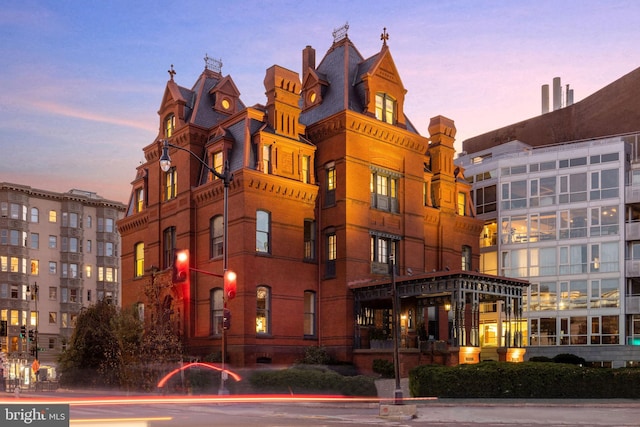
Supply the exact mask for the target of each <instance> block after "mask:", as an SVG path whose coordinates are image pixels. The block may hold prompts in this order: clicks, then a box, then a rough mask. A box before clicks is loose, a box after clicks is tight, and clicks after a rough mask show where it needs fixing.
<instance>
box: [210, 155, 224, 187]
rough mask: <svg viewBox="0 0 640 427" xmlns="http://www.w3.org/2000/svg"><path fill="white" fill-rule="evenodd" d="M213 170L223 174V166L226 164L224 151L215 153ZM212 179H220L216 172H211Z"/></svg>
mask: <svg viewBox="0 0 640 427" xmlns="http://www.w3.org/2000/svg"><path fill="white" fill-rule="evenodd" d="M212 157H213V162H212V163H213V170H215V171H216V172H218V173H219V174H220V175H222V167H223V166H224V157H223V156H222V151H217V152H215V153H213V156H212ZM211 179H212V180H213V179H218V177H216V176H215V175H214V174H211Z"/></svg>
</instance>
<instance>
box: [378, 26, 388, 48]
mask: <svg viewBox="0 0 640 427" xmlns="http://www.w3.org/2000/svg"><path fill="white" fill-rule="evenodd" d="M380 40H382V46H386V45H387V40H389V33H387V27H384V28H383V29H382V34H380Z"/></svg>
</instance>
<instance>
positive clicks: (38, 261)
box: [0, 182, 125, 387]
mask: <svg viewBox="0 0 640 427" xmlns="http://www.w3.org/2000/svg"><path fill="white" fill-rule="evenodd" d="M124 208H125V206H124V205H122V204H121V203H118V202H114V201H110V200H106V199H103V198H101V197H99V196H98V195H96V194H95V193H92V192H88V191H82V190H71V191H69V192H66V193H57V192H51V191H46V190H40V189H35V188H32V187H29V186H25V185H20V184H14V183H6V182H4V183H0V320H1V321H2V325H3V327H2V332H3V334H2V336H1V337H0V345H1V348H2V358H3V360H2V367H3V371H4V372H3V374H4V377H5V381H7V384H11V385H20V386H21V387H28V386H29V385H30V384H31V383H32V382H33V381H34V380H35V375H34V372H33V369H32V366H33V361H34V360H35V359H36V357H37V359H38V363H39V364H40V379H55V377H56V360H57V357H58V355H59V354H60V352H61V351H62V350H64V349H65V346H66V345H67V343H68V340H69V338H70V336H71V333H72V331H73V327H74V324H75V321H76V318H77V316H78V314H79V313H80V311H81V310H82V309H83V308H85V307H88V306H89V305H91V304H92V303H93V302H95V301H97V300H101V299H105V300H110V301H113V302H114V304H116V303H119V300H120V259H119V255H120V254H119V250H120V249H119V246H120V238H119V234H118V232H117V229H116V222H117V220H118V219H119V218H121V217H122V215H123V212H124Z"/></svg>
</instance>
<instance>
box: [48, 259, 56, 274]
mask: <svg viewBox="0 0 640 427" xmlns="http://www.w3.org/2000/svg"><path fill="white" fill-rule="evenodd" d="M57 272H58V263H56V262H55V261H49V274H56V273H57Z"/></svg>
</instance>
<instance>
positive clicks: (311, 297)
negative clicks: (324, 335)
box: [303, 291, 316, 336]
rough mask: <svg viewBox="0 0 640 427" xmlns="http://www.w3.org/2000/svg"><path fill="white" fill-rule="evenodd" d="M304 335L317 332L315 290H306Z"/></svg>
mask: <svg viewBox="0 0 640 427" xmlns="http://www.w3.org/2000/svg"><path fill="white" fill-rule="evenodd" d="M303 325H304V326H303V328H304V335H305V336H314V335H315V334H316V293H315V292H313V291H305V292H304V321H303Z"/></svg>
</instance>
